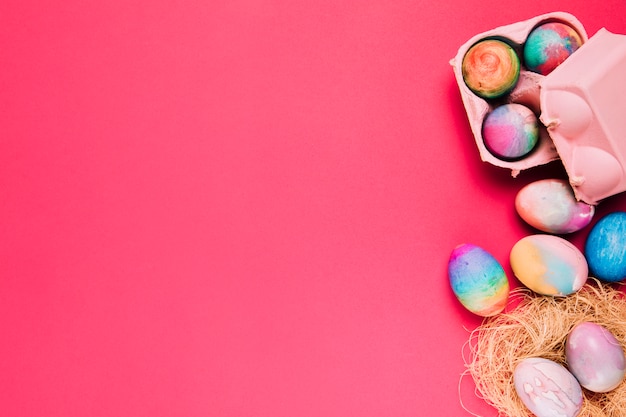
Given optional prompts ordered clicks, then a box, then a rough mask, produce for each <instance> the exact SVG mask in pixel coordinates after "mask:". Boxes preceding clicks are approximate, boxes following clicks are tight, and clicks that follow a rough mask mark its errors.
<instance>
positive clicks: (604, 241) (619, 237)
mask: <svg viewBox="0 0 626 417" xmlns="http://www.w3.org/2000/svg"><path fill="white" fill-rule="evenodd" d="M585 256H586V257H587V262H588V263H589V270H590V271H591V275H593V276H594V277H596V278H598V279H601V280H603V281H607V282H618V281H622V280H624V279H625V278H626V212H622V211H618V212H614V213H610V214H608V215H606V216H604V217H602V218H601V219H600V220H598V222H597V223H596V224H595V225H594V226H593V228H592V229H591V231H590V232H589V236H587V240H586V242H585Z"/></svg>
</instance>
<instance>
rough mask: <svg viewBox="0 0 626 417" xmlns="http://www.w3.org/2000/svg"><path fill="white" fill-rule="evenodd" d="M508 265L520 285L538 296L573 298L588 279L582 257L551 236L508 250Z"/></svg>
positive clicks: (537, 237)
mask: <svg viewBox="0 0 626 417" xmlns="http://www.w3.org/2000/svg"><path fill="white" fill-rule="evenodd" d="M510 261H511V269H513V273H514V274H515V276H516V277H517V278H518V279H519V280H520V282H521V283H522V284H524V285H525V286H526V287H528V288H529V289H531V290H532V291H534V292H536V293H538V294H543V295H553V296H566V295H569V294H573V293H575V292H576V291H578V290H579V289H581V288H582V286H583V285H584V284H585V282H587V278H588V272H589V270H588V266H587V261H586V260H585V257H584V256H583V254H582V253H581V252H580V251H579V250H578V248H577V247H576V246H574V245H573V244H571V243H570V242H568V241H567V240H565V239H563V238H561V237H558V236H554V235H530V236H526V237H524V238H522V239H520V240H519V241H518V242H517V243H516V244H515V245H514V246H513V248H512V249H511V253H510Z"/></svg>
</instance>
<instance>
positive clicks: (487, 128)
mask: <svg viewBox="0 0 626 417" xmlns="http://www.w3.org/2000/svg"><path fill="white" fill-rule="evenodd" d="M482 135H483V141H484V143H485V147H486V148H487V149H488V150H489V152H491V153H492V154H493V155H494V156H496V157H498V158H500V159H504V160H516V159H520V158H523V157H524V156H526V155H528V154H529V153H530V152H531V151H532V150H533V149H534V148H535V146H536V145H537V143H538V142H539V121H538V120H537V116H536V115H535V113H533V112H532V110H530V109H529V108H528V107H526V106H523V105H521V104H517V103H510V104H504V105H502V106H498V107H496V108H495V109H494V110H493V111H491V112H490V113H489V114H487V117H485V120H484V122H483V126H482Z"/></svg>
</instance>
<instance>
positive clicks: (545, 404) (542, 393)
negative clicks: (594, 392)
mask: <svg viewBox="0 0 626 417" xmlns="http://www.w3.org/2000/svg"><path fill="white" fill-rule="evenodd" d="M513 383H514V384H515V391H516V392H517V395H518V396H519V398H520V400H522V402H523V403H524V405H525V406H526V407H527V408H528V409H529V410H530V411H531V412H532V413H533V414H534V415H535V416H537V417H555V416H562V417H576V416H577V415H578V414H579V413H580V410H581V408H582V405H583V393H582V389H581V388H580V384H579V383H578V381H577V380H576V378H575V377H574V375H572V374H571V373H570V372H569V371H568V370H567V369H565V367H564V366H562V365H560V364H558V363H556V362H554V361H551V360H549V359H545V358H526V359H523V360H522V361H521V362H520V363H518V364H517V366H516V367H515V370H514V371H513Z"/></svg>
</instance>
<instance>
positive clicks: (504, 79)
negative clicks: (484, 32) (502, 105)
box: [461, 39, 520, 99]
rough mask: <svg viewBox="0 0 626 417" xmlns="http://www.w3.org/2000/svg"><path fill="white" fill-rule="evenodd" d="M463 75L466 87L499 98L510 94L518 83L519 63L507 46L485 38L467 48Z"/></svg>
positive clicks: (489, 96) (484, 95) (488, 96)
mask: <svg viewBox="0 0 626 417" xmlns="http://www.w3.org/2000/svg"><path fill="white" fill-rule="evenodd" d="M461 72H462V74H463V80H464V81H465V84H466V85H467V87H468V88H469V89H470V90H472V92H473V93H474V94H476V95H477V96H479V97H482V98H487V99H490V98H496V97H500V96H502V95H504V94H506V93H508V92H509V91H510V90H511V89H512V88H513V87H514V86H515V84H516V83H517V80H518V78H519V73H520V61H519V58H518V56H517V54H516V53H515V51H514V50H513V48H511V46H510V45H509V44H508V43H506V42H503V41H501V40H497V39H485V40H482V41H480V42H478V43H476V44H474V45H473V46H472V47H471V48H470V49H468V51H467V53H466V54H465V56H464V57H463V62H462V64H461Z"/></svg>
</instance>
